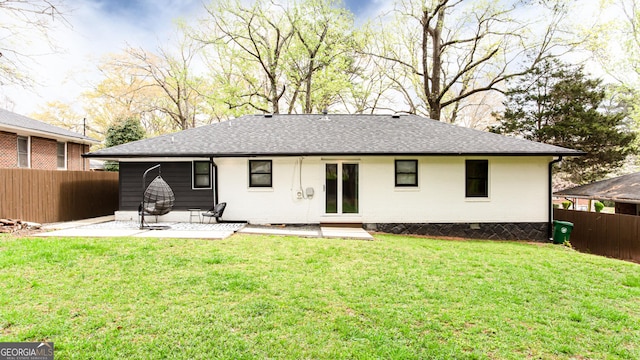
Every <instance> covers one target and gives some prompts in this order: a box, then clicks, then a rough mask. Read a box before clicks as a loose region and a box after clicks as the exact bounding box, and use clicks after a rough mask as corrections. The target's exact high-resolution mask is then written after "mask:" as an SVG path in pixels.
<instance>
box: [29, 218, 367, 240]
mask: <svg viewBox="0 0 640 360" xmlns="http://www.w3.org/2000/svg"><path fill="white" fill-rule="evenodd" d="M152 225H154V226H167V227H168V228H167V229H165V230H153V229H140V223H139V222H136V221H115V220H114V217H113V216H103V217H99V218H94V219H86V220H80V221H72V222H65V223H56V224H48V225H45V226H43V229H44V230H50V231H47V232H42V233H39V234H37V235H35V236H40V237H120V236H128V237H147V238H179V239H226V238H228V237H230V236H231V235H233V234H234V233H236V232H238V233H245V234H266V235H284V236H298V237H312V238H343V239H358V240H373V237H372V236H371V234H369V233H368V232H366V231H365V230H364V229H361V228H343V227H324V226H323V227H321V226H319V225H305V226H255V225H248V224H244V223H213V224H200V223H182V222H161V223H153V224H152Z"/></svg>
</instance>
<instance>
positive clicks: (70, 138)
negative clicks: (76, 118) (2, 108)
mask: <svg viewBox="0 0 640 360" xmlns="http://www.w3.org/2000/svg"><path fill="white" fill-rule="evenodd" d="M3 129H7V130H9V131H11V132H15V133H23V134H29V135H30V136H31V135H35V136H42V137H44V138H48V139H56V140H65V141H73V142H76V143H79V144H87V145H92V144H100V141H98V140H94V139H91V138H89V137H83V136H82V135H80V134H78V136H77V137H75V136H71V135H62V134H58V133H54V132H49V131H41V130H34V129H29V128H25V127H20V126H13V125H8V124H0V130H3Z"/></svg>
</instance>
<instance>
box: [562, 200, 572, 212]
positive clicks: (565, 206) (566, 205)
mask: <svg viewBox="0 0 640 360" xmlns="http://www.w3.org/2000/svg"><path fill="white" fill-rule="evenodd" d="M570 206H571V201H569V200H567V201H563V202H562V208H563V209H565V210H567V209H569V207H570Z"/></svg>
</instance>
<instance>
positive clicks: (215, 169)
mask: <svg viewBox="0 0 640 360" xmlns="http://www.w3.org/2000/svg"><path fill="white" fill-rule="evenodd" d="M209 161H211V165H212V166H213V206H216V205H218V165H216V162H215V161H213V156H212V157H210V158H209Z"/></svg>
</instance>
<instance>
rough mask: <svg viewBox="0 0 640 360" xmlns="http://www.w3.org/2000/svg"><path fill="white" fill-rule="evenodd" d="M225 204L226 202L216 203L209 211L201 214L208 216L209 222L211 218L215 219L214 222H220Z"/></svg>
mask: <svg viewBox="0 0 640 360" xmlns="http://www.w3.org/2000/svg"><path fill="white" fill-rule="evenodd" d="M226 206H227V203H226V202H221V203H219V204H217V205H214V206H213V207H212V208H211V209H209V211H207V212H203V213H202V216H203V219H204V217H208V218H209V223H211V218H214V219H216V222H222V220H221V218H222V213H224V208H225V207H226Z"/></svg>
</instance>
